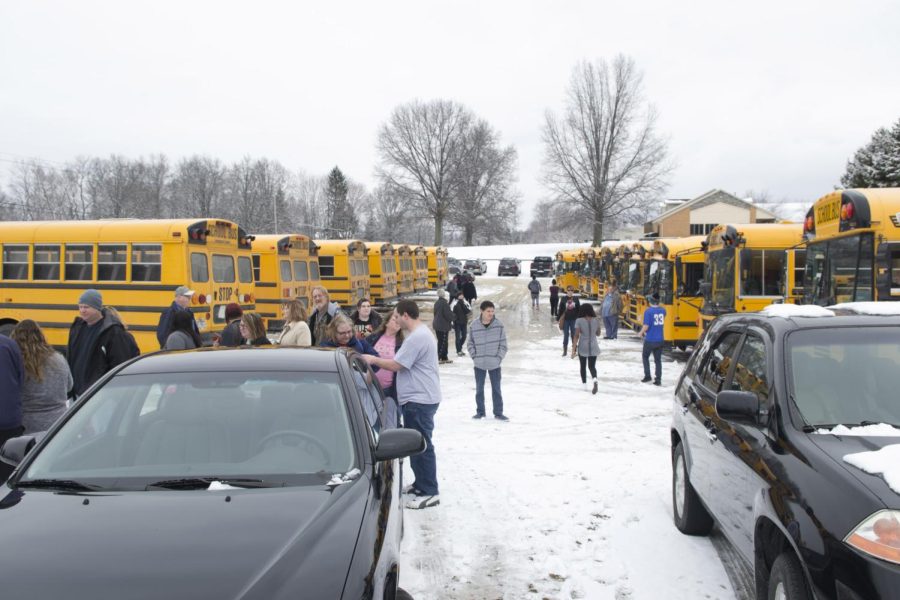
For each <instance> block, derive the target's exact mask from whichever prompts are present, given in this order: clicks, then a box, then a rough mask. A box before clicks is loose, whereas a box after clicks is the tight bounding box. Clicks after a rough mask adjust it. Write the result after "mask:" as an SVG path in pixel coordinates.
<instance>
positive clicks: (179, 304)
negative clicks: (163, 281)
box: [156, 285, 200, 348]
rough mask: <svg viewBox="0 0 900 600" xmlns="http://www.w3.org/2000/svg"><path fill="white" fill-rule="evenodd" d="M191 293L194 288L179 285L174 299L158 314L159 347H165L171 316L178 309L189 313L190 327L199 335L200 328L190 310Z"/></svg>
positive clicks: (169, 330)
mask: <svg viewBox="0 0 900 600" xmlns="http://www.w3.org/2000/svg"><path fill="white" fill-rule="evenodd" d="M193 295H194V290H192V289H190V288H189V287H188V286H186V285H179V286H178V287H177V288H175V300H173V301H172V304H171V306H169V308H167V309H166V310H164V311H163V312H162V314H161V315H159V325H157V326H156V339H157V341H159V347H160V348H165V346H166V340H167V339H168V338H169V333H171V329H172V317H173V316H175V313H176V312H178V311H186V312H189V313H190V315H191V321H192V322H193V325H192V327H193V328H194V331H196V332H197V335H198V336H199V335H200V329H199V328H198V327H197V321H196V320H195V319H194V312H193V311H192V310H191V298H192V297H193Z"/></svg>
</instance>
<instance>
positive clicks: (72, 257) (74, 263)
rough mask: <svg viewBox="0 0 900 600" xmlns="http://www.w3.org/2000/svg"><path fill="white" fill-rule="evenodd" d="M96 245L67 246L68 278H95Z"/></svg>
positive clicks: (70, 279)
mask: <svg viewBox="0 0 900 600" xmlns="http://www.w3.org/2000/svg"><path fill="white" fill-rule="evenodd" d="M93 256H94V247H93V246H68V245H67V246H66V279H68V280H69V281H90V280H91V279H93V278H94V264H93Z"/></svg>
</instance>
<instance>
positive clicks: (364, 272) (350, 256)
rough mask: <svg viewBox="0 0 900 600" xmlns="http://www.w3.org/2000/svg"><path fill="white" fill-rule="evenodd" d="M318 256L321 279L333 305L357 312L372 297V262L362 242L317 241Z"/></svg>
mask: <svg viewBox="0 0 900 600" xmlns="http://www.w3.org/2000/svg"><path fill="white" fill-rule="evenodd" d="M315 244H316V247H317V248H318V253H319V279H320V280H321V282H322V287H324V288H325V289H326V290H328V295H329V296H331V301H332V302H337V303H338V304H340V305H341V306H344V307H346V308H351V307H352V308H355V307H356V303H357V302H358V301H359V300H360V298H368V297H369V259H368V256H367V255H366V245H365V243H364V242H362V241H360V240H315Z"/></svg>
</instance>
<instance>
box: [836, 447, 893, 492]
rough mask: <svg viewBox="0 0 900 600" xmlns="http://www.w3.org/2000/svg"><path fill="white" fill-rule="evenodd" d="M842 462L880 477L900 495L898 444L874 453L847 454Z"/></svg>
mask: <svg viewBox="0 0 900 600" xmlns="http://www.w3.org/2000/svg"><path fill="white" fill-rule="evenodd" d="M844 462H845V463H847V464H850V465H853V466H854V467H856V468H857V469H862V470H863V471H865V472H866V473H869V474H871V475H880V476H881V477H883V478H884V481H885V483H887V484H888V485H889V486H890V487H891V489H892V490H894V491H895V492H897V493H898V494H900V444H891V445H890V446H885V447H884V448H881V449H880V450H875V451H869V452H856V453H854V454H847V455H845V456H844Z"/></svg>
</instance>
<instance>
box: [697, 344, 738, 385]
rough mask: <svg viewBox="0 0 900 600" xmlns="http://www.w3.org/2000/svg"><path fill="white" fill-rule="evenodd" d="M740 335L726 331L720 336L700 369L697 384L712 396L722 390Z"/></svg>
mask: <svg viewBox="0 0 900 600" xmlns="http://www.w3.org/2000/svg"><path fill="white" fill-rule="evenodd" d="M741 335H742V334H741V333H740V332H738V331H726V332H725V333H724V334H722V337H720V338H719V339H718V340H716V342H715V343H714V344H713V345H712V347H711V349H710V351H709V353H708V354H707V355H706V358H705V359H704V361H703V364H702V366H701V367H700V372H699V375H698V379H699V382H700V383H701V384H702V385H703V386H704V387H706V388H707V389H709V390H710V391H711V392H713V393H714V394H715V393H718V392H719V390H721V389H722V384H723V383H724V382H725V377H726V376H727V375H728V369H729V368H730V367H731V361H732V355H733V354H734V349H735V347H736V346H737V344H738V342H739V341H740V339H741Z"/></svg>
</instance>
